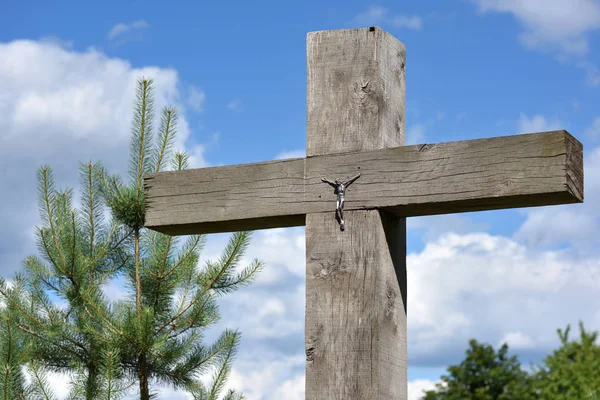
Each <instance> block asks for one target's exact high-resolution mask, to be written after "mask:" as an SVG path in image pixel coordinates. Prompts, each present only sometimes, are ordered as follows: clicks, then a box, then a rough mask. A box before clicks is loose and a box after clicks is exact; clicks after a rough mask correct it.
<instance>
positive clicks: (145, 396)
mask: <svg viewBox="0 0 600 400" xmlns="http://www.w3.org/2000/svg"><path fill="white" fill-rule="evenodd" d="M134 246H135V254H134V257H135V261H134V262H135V307H136V311H137V318H138V323H140V324H141V321H142V288H141V278H140V229H139V228H136V229H135V232H134ZM138 365H139V372H138V378H139V380H140V400H150V389H149V387H148V359H147V358H146V353H145V352H142V353H141V354H140V355H139V357H138Z"/></svg>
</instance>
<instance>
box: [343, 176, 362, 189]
mask: <svg viewBox="0 0 600 400" xmlns="http://www.w3.org/2000/svg"><path fill="white" fill-rule="evenodd" d="M359 177H360V173H359V174H358V175H356V176H355V177H354V178H352V179H350V180H348V181H346V182H345V183H344V186H346V187H348V186H350V185H351V184H352V182H354V181H355V180H357V179H358V178H359Z"/></svg>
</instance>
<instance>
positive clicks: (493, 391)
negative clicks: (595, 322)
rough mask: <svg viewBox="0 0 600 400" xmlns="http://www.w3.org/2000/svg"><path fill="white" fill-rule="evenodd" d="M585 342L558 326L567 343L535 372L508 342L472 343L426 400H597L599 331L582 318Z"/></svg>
mask: <svg viewBox="0 0 600 400" xmlns="http://www.w3.org/2000/svg"><path fill="white" fill-rule="evenodd" d="M579 328H580V332H581V334H580V338H579V340H574V341H569V338H568V336H569V331H570V326H567V328H566V330H565V331H562V330H561V329H558V336H559V338H560V341H561V346H560V347H559V348H558V349H556V350H554V351H553V352H552V354H550V355H548V356H547V357H546V358H545V359H544V360H543V361H542V362H541V363H540V365H538V366H535V367H533V368H532V372H531V373H527V372H526V371H524V370H522V369H521V365H520V363H519V362H518V360H517V357H516V356H510V357H509V356H508V355H507V354H508V346H507V345H506V344H504V345H503V346H502V347H501V348H500V349H499V350H498V351H497V352H496V351H494V349H493V348H492V347H491V346H490V345H486V344H480V343H478V342H477V341H475V340H471V341H470V342H469V345H470V348H469V349H468V350H467V351H466V358H465V360H463V361H462V362H461V363H460V364H459V365H455V366H451V367H449V368H448V374H447V375H444V376H442V382H441V383H439V384H437V385H436V388H435V390H430V391H427V392H425V394H424V397H423V399H424V400H459V399H473V400H521V399H523V400H528V399H541V400H579V399H589V400H597V397H598V393H600V344H598V343H597V338H598V332H588V331H586V330H585V328H584V326H583V323H582V322H580V324H579Z"/></svg>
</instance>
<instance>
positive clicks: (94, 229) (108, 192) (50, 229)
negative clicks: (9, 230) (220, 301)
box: [0, 79, 262, 400]
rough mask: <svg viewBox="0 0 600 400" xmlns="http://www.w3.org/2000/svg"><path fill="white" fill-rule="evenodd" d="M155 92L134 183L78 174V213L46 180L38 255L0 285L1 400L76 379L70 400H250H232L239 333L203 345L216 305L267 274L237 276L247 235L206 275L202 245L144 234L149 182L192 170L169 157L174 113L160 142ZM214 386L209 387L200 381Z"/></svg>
mask: <svg viewBox="0 0 600 400" xmlns="http://www.w3.org/2000/svg"><path fill="white" fill-rule="evenodd" d="M152 85H153V84H152V81H151V80H147V79H141V80H139V81H138V85H137V95H136V103H135V109H134V118H133V129H132V131H133V135H132V136H133V137H132V144H131V155H130V164H129V179H128V180H124V179H122V178H121V177H120V176H118V175H114V174H109V173H107V172H106V170H105V169H104V168H103V167H102V165H100V164H91V163H89V164H83V165H81V166H80V174H81V193H80V197H81V205H80V207H79V208H75V207H74V206H73V202H74V199H73V197H74V196H73V191H72V190H57V189H56V188H55V185H54V181H53V174H52V170H51V168H50V167H47V166H45V167H42V168H40V169H39V170H38V193H39V208H40V215H41V217H42V225H41V226H40V228H39V229H38V230H37V232H36V234H37V240H38V251H39V254H40V255H39V256H30V257H27V259H26V260H25V262H24V271H22V273H20V274H19V275H17V276H16V277H15V279H14V280H12V281H11V282H10V284H9V283H8V282H5V281H3V280H0V299H2V305H3V308H1V309H0V317H1V319H0V334H1V336H0V356H1V357H2V358H1V359H0V362H2V365H0V368H2V367H3V369H2V370H1V371H0V373H3V375H2V382H1V383H0V385H1V386H0V389H1V390H2V391H5V392H6V394H5V395H3V397H2V398H3V399H13V398H15V399H18V398H25V399H45V400H54V399H55V398H56V397H55V395H54V394H53V393H52V392H51V390H50V389H49V386H48V377H47V374H48V373H49V372H51V371H58V372H65V373H68V374H69V375H70V376H71V378H72V379H71V393H70V395H69V399H73V400H74V399H87V400H91V399H103V400H104V399H107V400H117V399H119V398H122V396H123V394H124V393H125V392H126V391H127V390H128V389H129V388H130V387H132V386H135V387H138V388H139V393H140V399H142V400H148V399H150V398H154V397H155V396H154V395H153V393H152V385H153V384H156V383H162V384H168V385H170V386H172V387H174V388H177V389H183V390H187V391H188V392H189V393H191V394H192V395H193V396H194V398H195V399H203V400H217V399H224V400H237V399H241V398H242V395H241V394H239V393H235V392H233V391H229V392H227V393H224V386H225V383H226V380H227V377H228V374H229V372H230V369H231V363H232V361H233V358H234V356H235V353H236V350H237V347H238V345H239V340H240V334H239V332H237V331H232V330H229V329H226V330H225V331H224V332H222V334H221V335H220V336H219V337H218V339H217V340H216V341H215V343H213V344H205V343H203V339H204V336H203V334H204V331H205V330H206V329H207V328H208V327H209V326H211V325H212V324H214V323H215V322H216V321H217V320H218V319H219V317H220V315H219V310H218V308H217V303H216V300H217V298H218V297H219V296H222V295H225V294H227V293H230V292H232V291H234V290H236V289H237V288H239V287H241V286H243V285H246V284H249V283H250V282H251V281H252V280H253V279H254V277H255V276H256V274H257V272H258V271H259V270H260V269H261V267H262V264H261V263H260V262H259V261H257V260H254V261H253V262H251V263H249V265H247V266H245V267H242V266H241V265H240V263H241V259H242V257H243V255H244V254H245V251H246V250H247V247H248V245H249V241H250V233H249V232H237V233H234V234H233V235H232V236H231V238H230V240H229V243H228V244H227V246H226V247H225V249H224V250H223V253H222V255H221V257H220V258H219V259H217V260H215V261H209V262H207V263H206V265H205V266H204V268H200V269H199V268H198V260H199V257H200V251H201V249H202V246H203V244H204V237H203V236H199V235H196V236H190V237H187V238H184V239H181V238H178V237H172V236H167V235H163V234H160V233H157V232H154V231H150V230H148V229H145V228H144V220H145V208H144V207H145V205H144V190H143V177H144V175H145V174H146V173H149V172H158V171H164V170H167V169H171V170H183V169H185V168H187V165H188V156H187V155H186V154H185V153H181V152H179V153H173V152H172V150H171V148H172V145H173V142H174V138H175V134H176V128H177V113H176V111H175V110H174V109H173V108H164V109H163V110H162V114H161V116H160V117H161V118H160V124H159V127H158V134H157V135H156V139H155V140H154V136H153V127H152V122H153V111H154V110H153V90H152V87H153V86H152ZM108 212H109V213H110V215H111V216H112V219H111V220H110V221H107V220H105V218H104V215H105V214H106V213H108ZM114 280H119V281H124V282H125V283H126V285H127V288H128V289H129V291H128V292H127V296H126V297H125V298H123V299H120V300H118V301H111V300H110V299H109V298H108V297H107V296H106V294H105V288H106V287H107V286H108V285H109V284H110V283H111V282H114ZM206 374H212V379H211V380H210V381H209V383H208V384H205V383H203V381H201V380H200V377H201V376H203V375H206ZM25 375H27V376H28V378H29V379H25ZM3 393H4V392H3Z"/></svg>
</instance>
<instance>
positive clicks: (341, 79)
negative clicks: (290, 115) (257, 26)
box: [145, 27, 583, 400]
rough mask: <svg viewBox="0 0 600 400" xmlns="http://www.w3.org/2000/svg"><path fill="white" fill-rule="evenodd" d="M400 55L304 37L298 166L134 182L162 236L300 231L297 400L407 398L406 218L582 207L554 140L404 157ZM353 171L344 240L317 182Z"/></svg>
mask: <svg viewBox="0 0 600 400" xmlns="http://www.w3.org/2000/svg"><path fill="white" fill-rule="evenodd" d="M405 55H406V52H405V47H404V45H403V44H402V43H401V42H400V41H398V40H397V39H395V38H394V37H392V36H391V35H390V34H388V33H386V32H384V31H382V30H381V29H379V28H376V27H371V28H366V29H348V30H335V31H320V32H311V33H309V34H308V37H307V57H308V64H307V67H308V71H307V72H308V88H307V114H308V118H307V143H306V155H307V157H306V158H296V159H287V160H280V161H270V162H261V163H252V164H245V165H232V166H224V167H212V168H201V169H193V170H188V171H180V172H161V173H157V174H149V175H147V176H146V177H145V195H146V213H147V214H146V226H147V227H148V228H150V229H154V230H157V231H160V232H164V233H167V234H172V235H187V234H200V233H216V232H231V231H240V230H255V229H265V228H276V227H290V226H300V225H306V332H305V341H306V349H305V350H306V398H307V399H311V400H313V399H318V400H321V399H325V400H329V399H342V400H350V399H357V400H364V399H369V400H370V399H393V400H399V399H400V400H402V399H406V398H407V348H406V224H405V222H406V217H411V216H419V215H433V214H448V213H457V212H467V211H480V210H493V209H502V208H514V207H530V206H545V205H554V204H565V203H578V202H582V201H583V148H582V145H581V143H580V142H579V141H577V140H576V139H575V138H574V137H573V136H571V135H570V134H569V133H568V132H566V131H564V130H562V131H553V132H543V133H533V134H523V135H515V136H504V137H494V138H489V139H478V140H467V141H460V142H449V143H439V144H421V145H415V146H403V144H404V136H405V111H404V109H405ZM482 100H483V99H482ZM358 173H361V174H362V175H361V177H360V179H358V180H357V181H356V182H355V183H354V184H353V185H352V187H350V188H349V189H347V191H346V196H345V197H346V199H345V200H346V204H345V214H344V219H345V224H346V229H345V231H343V232H341V231H340V229H339V225H338V222H336V220H335V218H334V214H335V205H336V198H335V195H334V194H333V190H332V188H331V187H330V186H329V185H327V184H325V183H323V182H322V181H321V178H322V177H328V178H330V179H340V180H347V179H349V178H350V177H353V176H355V175H357V174H358Z"/></svg>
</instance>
